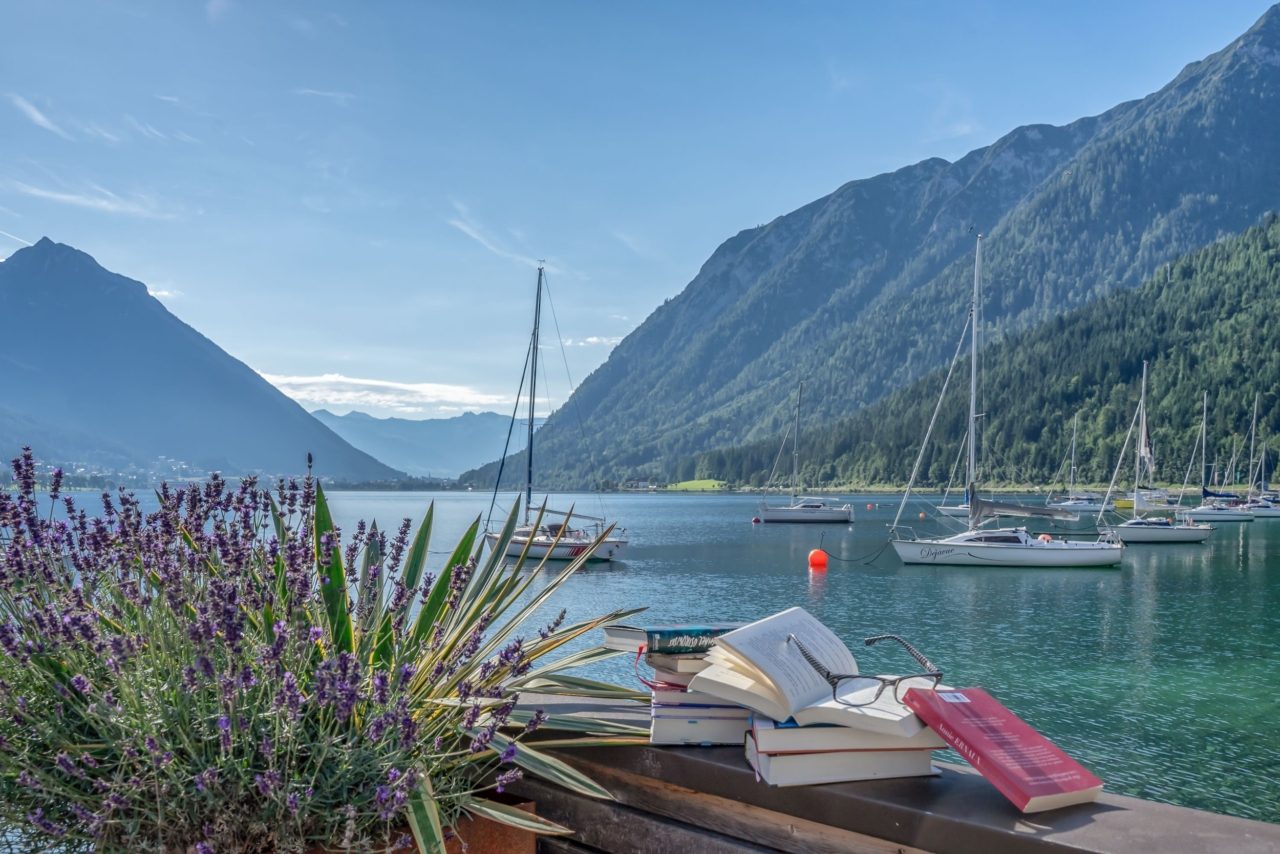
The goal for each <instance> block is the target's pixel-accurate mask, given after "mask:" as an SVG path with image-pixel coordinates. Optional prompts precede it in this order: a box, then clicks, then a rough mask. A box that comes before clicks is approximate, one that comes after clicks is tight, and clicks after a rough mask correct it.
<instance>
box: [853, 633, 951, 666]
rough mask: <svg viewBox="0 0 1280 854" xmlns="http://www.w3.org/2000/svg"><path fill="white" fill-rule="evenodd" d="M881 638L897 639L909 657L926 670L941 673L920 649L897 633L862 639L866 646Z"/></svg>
mask: <svg viewBox="0 0 1280 854" xmlns="http://www.w3.org/2000/svg"><path fill="white" fill-rule="evenodd" d="M882 640H892V641H897V642H898V643H900V644H902V645H903V646H904V647H905V648H906V650H907V652H909V653H911V657H912V658H914V659H915V660H916V661H917V662H918V663H919V664H920V666H921V667H923V668H924V669H925V671H926V672H928V673H941V671H940V670H938V668H937V667H935V666H934V665H933V662H932V661H930V660H929V659H927V658H925V657H924V653H922V652H921V651H920V650H918V649H916V648H915V647H914V646H912V645H911V644H909V643H907V641H905V640H903V639H902V638H900V637H898V636H897V635H876V636H875V637H871V638H867V639H866V640H865V641H863V643H865V644H866V645H867V646H871V645H872V644H874V643H875V642H876V641H882Z"/></svg>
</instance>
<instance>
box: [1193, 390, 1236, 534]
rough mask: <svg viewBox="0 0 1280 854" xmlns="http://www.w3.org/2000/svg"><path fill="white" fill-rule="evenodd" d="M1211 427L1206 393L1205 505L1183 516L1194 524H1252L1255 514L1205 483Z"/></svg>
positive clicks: (1202, 457) (1202, 487) (1202, 454)
mask: <svg viewBox="0 0 1280 854" xmlns="http://www.w3.org/2000/svg"><path fill="white" fill-rule="evenodd" d="M1208 425H1209V393H1208V392H1207V391H1206V392H1205V393H1204V403H1203V404H1202V406H1201V411H1200V495H1201V498H1202V499H1203V503H1202V504H1200V506H1199V507H1193V508H1192V509H1190V510H1187V511H1185V513H1184V514H1183V515H1184V516H1186V518H1188V519H1190V520H1192V521H1193V522H1252V521H1253V514H1252V513H1250V512H1249V511H1248V510H1247V509H1245V508H1244V507H1243V506H1241V505H1240V504H1239V503H1238V502H1236V501H1234V500H1233V498H1232V497H1231V496H1227V495H1223V494H1221V493H1216V492H1213V491H1212V490H1210V489H1209V485H1208V484H1207V483H1205V481H1204V470H1205V461H1206V454H1205V448H1206V444H1207V442H1208V433H1209V429H1208Z"/></svg>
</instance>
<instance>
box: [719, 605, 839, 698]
mask: <svg viewBox="0 0 1280 854" xmlns="http://www.w3.org/2000/svg"><path fill="white" fill-rule="evenodd" d="M791 634H794V635H795V636H796V637H798V638H799V639H800V640H801V641H803V643H804V645H805V646H806V647H807V648H808V649H809V651H810V652H811V653H813V656H814V657H815V658H817V659H818V661H819V662H821V663H822V664H823V665H824V666H825V667H827V668H828V669H830V670H831V671H832V672H833V673H840V674H855V673H857V672H858V663H857V662H856V661H855V660H854V658H853V653H851V652H849V650H848V648H847V647H845V645H844V644H843V643H841V641H840V639H839V638H838V637H836V636H835V633H834V632H832V631H831V630H830V629H828V628H827V627H826V626H824V625H823V624H822V623H820V622H818V620H817V619H816V618H814V616H813V615H812V614H810V613H808V612H807V611H805V610H804V609H803V608H789V609H787V610H786V611H783V612H782V613H780V614H774V615H773V616H772V617H766V618H765V619H763V620H758V621H756V622H754V623H751V624H750V625H746V626H743V627H742V628H740V629H736V630H735V631H732V632H729V633H728V634H726V635H722V636H721V637H720V638H719V639H718V640H717V645H718V646H720V647H723V648H725V649H727V650H729V651H731V652H733V653H735V654H736V655H737V656H739V657H740V658H742V659H744V660H745V661H748V662H750V663H751V664H752V665H754V666H755V668H756V669H758V670H759V671H760V673H761V674H762V675H763V676H764V677H765V678H766V679H768V681H769V683H770V684H771V685H772V686H773V687H774V689H775V690H776V691H777V692H778V694H779V695H780V696H781V698H782V699H783V700H785V701H786V704H787V706H788V712H789V713H790V714H794V713H795V712H796V710H798V709H802V708H804V707H805V706H808V705H810V704H813V703H820V702H822V700H823V699H824V698H825V699H831V685H830V684H828V683H827V681H826V680H825V679H823V678H822V677H821V676H820V675H818V672H817V671H816V670H814V669H813V668H812V667H811V666H810V665H809V663H808V662H807V661H805V659H804V656H803V655H801V654H800V650H799V649H798V648H797V647H796V645H795V644H793V643H789V642H788V641H787V636H788V635H791Z"/></svg>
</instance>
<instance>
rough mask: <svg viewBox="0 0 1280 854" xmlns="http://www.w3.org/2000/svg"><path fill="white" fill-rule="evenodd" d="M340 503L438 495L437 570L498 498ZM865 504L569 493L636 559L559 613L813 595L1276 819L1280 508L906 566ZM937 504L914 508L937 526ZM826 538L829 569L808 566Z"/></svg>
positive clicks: (683, 608)
mask: <svg viewBox="0 0 1280 854" xmlns="http://www.w3.org/2000/svg"><path fill="white" fill-rule="evenodd" d="M330 500H331V503H332V505H333V509H334V515H335V519H336V521H337V523H338V524H339V525H340V526H341V527H342V528H343V530H344V531H350V530H352V528H353V527H354V524H355V522H356V521H357V520H358V519H366V520H371V519H376V520H377V521H378V523H379V525H380V527H383V528H389V529H391V530H394V529H395V528H396V527H397V525H398V524H399V521H400V520H401V519H403V518H405V517H412V518H413V519H415V521H416V520H418V519H420V518H421V517H422V515H423V514H424V513H425V511H426V508H427V505H428V504H429V503H430V502H432V501H434V502H435V505H436V522H435V533H434V535H433V538H432V555H431V560H430V561H429V566H430V567H431V568H433V569H436V570H438V568H439V566H440V564H441V563H442V562H443V561H444V560H445V557H446V556H447V553H448V552H449V551H451V550H452V547H453V545H454V544H455V543H456V542H457V539H458V537H459V536H460V535H461V534H462V532H463V531H464V530H465V528H466V527H467V525H469V524H470V523H471V522H472V521H473V520H474V519H475V518H476V517H477V516H478V515H479V516H483V515H485V514H486V513H487V512H488V508H489V503H490V496H489V495H488V494H481V493H459V492H443V493H404V492H386V493H378V492H336V493H332V494H331V495H330ZM509 500H510V499H509V498H507V497H502V498H500V499H499V501H500V505H501V503H502V502H504V501H509ZM536 500H541V499H536ZM852 501H853V504H854V508H855V522H854V523H853V524H852V525H849V526H844V525H752V524H751V518H752V516H754V515H755V508H756V505H757V502H758V499H757V498H756V497H754V496H747V495H692V494H690V495H681V494H671V495H668V494H664V493H657V494H618V495H607V496H603V497H601V496H595V495H557V496H554V505H555V506H556V507H558V508H565V507H567V506H568V505H569V504H571V503H575V502H576V506H577V510H578V512H580V513H586V514H591V515H602V510H603V512H604V514H605V515H607V516H608V517H609V518H611V519H616V520H618V521H619V523H620V524H621V525H623V526H625V527H626V528H627V536H628V538H629V539H630V546H629V548H628V551H627V554H626V557H625V560H623V561H620V562H616V563H612V564H591V565H588V566H587V567H586V568H584V569H583V570H581V571H580V572H578V573H577V574H576V575H575V576H574V577H573V578H571V579H570V580H569V582H568V583H567V584H566V586H565V587H564V588H563V589H562V590H561V591H560V595H559V597H558V598H557V599H554V600H553V603H554V608H553V609H552V610H553V611H558V610H559V609H560V608H561V607H563V608H567V609H568V612H569V619H571V620H573V619H581V618H586V617H591V616H596V615H598V614H600V613H604V612H606V611H609V610H611V609H614V608H624V607H647V608H648V609H649V610H648V612H647V613H646V614H644V615H642V616H640V617H637V618H634V619H633V620H632V622H638V623H641V624H643V623H673V622H675V623H679V622H704V621H717V622H718V621H744V622H745V621H751V620H755V619H759V618H761V617H764V616H768V615H769V614H772V613H775V612H777V611H781V610H783V609H784V608H788V607H790V606H792V605H799V606H801V607H803V608H805V609H807V610H809V611H810V612H812V613H813V614H814V615H815V616H816V617H818V618H819V619H820V620H822V621H823V622H824V623H826V624H827V625H828V626H830V627H831V628H832V629H833V630H834V631H835V632H836V634H838V635H839V636H840V637H841V638H842V639H843V640H844V641H845V642H846V643H847V644H848V645H849V647H850V649H852V650H853V651H854V654H855V655H856V656H857V658H858V661H859V666H860V668H861V669H862V670H864V671H867V672H875V673H895V672H904V671H906V670H907V669H909V666H910V665H911V664H912V662H911V660H910V659H909V658H908V657H906V656H905V655H904V654H903V653H902V652H901V650H894V649H893V648H891V647H886V646H883V645H882V646H877V647H873V648H866V647H864V646H863V645H862V642H861V640H862V638H864V637H867V636H869V635H873V634H880V633H893V634H899V635H902V636H903V637H905V638H907V639H908V640H910V641H911V642H912V643H913V644H915V645H916V646H917V647H919V648H920V650H921V651H922V652H924V654H925V655H927V656H928V657H929V658H930V659H931V660H932V661H933V662H934V663H935V664H937V665H938V666H939V667H940V668H942V669H943V670H944V671H945V672H946V674H947V675H946V681H947V682H948V683H949V684H952V685H957V686H966V685H980V686H982V687H984V688H986V689H987V690H988V691H990V692H991V693H992V694H994V695H995V696H996V697H997V698H999V699H1000V700H1001V701H1002V702H1004V704H1005V705H1007V706H1009V707H1010V708H1011V709H1013V710H1014V711H1015V712H1017V713H1018V714H1019V715H1021V716H1022V717H1023V718H1025V719H1026V720H1027V721H1028V722H1029V723H1031V724H1032V725H1033V726H1034V727H1036V728H1037V729H1039V730H1040V731H1041V732H1043V733H1044V734H1046V735H1047V736H1049V737H1050V738H1051V739H1052V740H1053V741H1055V742H1056V743H1057V744H1058V745H1059V746H1060V747H1062V748H1063V749H1064V750H1065V751H1066V752H1067V753H1069V754H1071V755H1072V756H1073V757H1075V758H1076V759H1078V760H1079V761H1080V762H1082V763H1083V764H1084V765H1086V766H1087V767H1089V768H1090V769H1091V770H1092V771H1093V772H1094V773H1096V774H1097V775H1098V776H1099V777H1101V778H1102V779H1103V780H1105V781H1106V788H1107V790H1108V791H1111V792H1116V793H1121V794H1126V795H1133V796H1136V797H1140V798H1148V799H1151V800H1157V801H1165V802H1168V803H1174V804H1181V805H1184V806H1189V807H1197V808H1200V809H1207V810H1212V811H1214V812H1221V813H1228V814H1231V815H1238V816H1245V817H1248V818H1255V819H1261V820H1264V821H1272V822H1280V779H1277V776H1276V774H1275V770H1276V769H1277V768H1280V735H1278V734H1277V732H1276V727H1277V725H1278V724H1280V714H1278V708H1277V699H1276V698H1277V693H1278V691H1280V519H1278V520H1259V521H1256V522H1251V523H1240V524H1234V525H1230V524H1228V523H1222V525H1221V526H1220V527H1219V529H1218V530H1217V531H1215V532H1214V533H1213V535H1212V536H1211V537H1210V538H1209V540H1208V541H1207V542H1206V543H1205V544H1204V545H1168V546H1130V547H1129V548H1128V549H1127V550H1126V553H1125V558H1124V563H1123V564H1122V568H1120V569H1118V570H1117V569H1085V570H1082V569H1027V570H1019V569H991V568H982V567H953V568H948V567H908V566H903V565H902V564H901V563H900V562H899V561H898V559H897V557H896V556H895V555H894V553H893V550H892V549H882V548H881V547H882V546H883V545H884V544H885V542H886V539H887V526H888V524H889V523H890V522H892V520H893V516H894V513H895V512H896V510H897V503H898V499H897V498H895V497H892V496H884V495H878V496H858V497H854V498H853V499H852ZM868 504H870V505H871V509H869V510H868V509H867V506H868ZM505 506H506V505H501V507H500V509H499V511H498V514H499V515H502V514H504V513H505ZM924 507H925V505H924V504H923V503H920V504H919V506H916V505H915V504H914V503H913V505H912V506H910V507H909V508H908V512H907V513H906V514H905V515H904V519H908V520H910V521H909V522H908V524H912V525H914V526H915V527H916V528H917V530H919V531H920V532H921V533H922V534H923V533H924V531H925V530H926V527H927V526H926V524H925V523H921V522H919V521H917V520H916V515H917V513H918V512H919V511H920V510H921V509H923V508H924ZM1082 536H1083V535H1082ZM820 543H821V545H822V546H823V547H825V548H826V549H827V550H828V551H829V552H830V553H831V554H832V559H831V561H830V566H829V568H828V569H827V570H826V571H825V572H811V571H810V570H809V569H808V560H807V556H808V553H809V551H810V550H811V549H814V548H816V547H818V546H819V544H820ZM544 616H545V615H544ZM544 621H545V620H544ZM598 641H599V639H598V638H596V639H593V642H598ZM631 667H632V664H631V661H630V658H629V657H626V656H623V657H620V658H616V659H612V660H610V661H607V662H602V663H600V664H599V665H597V666H595V667H593V668H591V669H590V670H588V671H586V674H587V675H591V676H594V677H597V678H604V679H607V680H608V681H613V682H619V683H622V684H630V685H635V684H637V683H636V682H635V676H634V674H633V673H632V670H631ZM956 761H958V759H957V760H956Z"/></svg>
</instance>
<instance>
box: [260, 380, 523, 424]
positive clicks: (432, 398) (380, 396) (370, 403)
mask: <svg viewBox="0 0 1280 854" xmlns="http://www.w3.org/2000/svg"><path fill="white" fill-rule="evenodd" d="M259 373H261V374H262V378H263V379H265V380H266V381H267V382H269V383H271V384H272V385H273V386H275V387H276V388H278V389H280V391H282V392H284V393H285V394H286V395H288V396H289V397H291V398H293V399H294V400H296V401H297V402H298V403H300V404H302V405H303V406H306V407H317V406H320V407H333V408H344V409H345V408H351V409H365V410H368V409H380V410H383V411H393V412H400V413H404V414H416V413H422V412H428V411H435V412H456V411H460V410H475V409H491V408H493V407H495V406H506V405H509V404H510V403H511V398H510V397H505V396H503V395H496V394H486V393H484V392H480V391H477V390H475V389H473V388H470V387H468V386H462V385H448V384H445V383H402V382H394V381H391V380H378V379H366V378H362V377H348V376H344V375H342V374H320V375H317V376H289V375H283V374H268V373H262V372H261V371H260V372H259Z"/></svg>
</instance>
